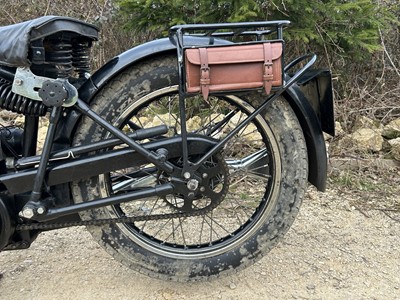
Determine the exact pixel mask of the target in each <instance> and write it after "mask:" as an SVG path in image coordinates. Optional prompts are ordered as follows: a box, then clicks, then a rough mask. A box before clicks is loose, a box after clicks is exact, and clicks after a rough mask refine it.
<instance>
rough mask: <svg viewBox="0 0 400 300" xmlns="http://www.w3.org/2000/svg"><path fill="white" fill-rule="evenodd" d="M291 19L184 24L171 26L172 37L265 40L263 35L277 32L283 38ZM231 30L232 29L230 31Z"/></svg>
mask: <svg viewBox="0 0 400 300" xmlns="http://www.w3.org/2000/svg"><path fill="white" fill-rule="evenodd" d="M289 24H290V21H287V20H280V21H263V22H242V23H220V24H219V23H217V24H184V25H175V26H173V27H171V28H170V37H174V36H176V37H177V38H178V42H181V41H182V42H183V35H191V36H201V37H219V38H221V37H225V38H226V37H249V36H254V37H255V41H261V40H263V36H269V35H272V34H274V33H275V34H276V37H275V38H276V39H279V40H280V39H283V28H284V27H287V26H289ZM229 30H230V31H229Z"/></svg>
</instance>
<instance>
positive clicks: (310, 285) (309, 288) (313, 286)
mask: <svg viewBox="0 0 400 300" xmlns="http://www.w3.org/2000/svg"><path fill="white" fill-rule="evenodd" d="M307 290H315V285H314V284H308V285H307Z"/></svg>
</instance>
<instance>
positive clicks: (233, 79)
mask: <svg viewBox="0 0 400 300" xmlns="http://www.w3.org/2000/svg"><path fill="white" fill-rule="evenodd" d="M282 54H283V43H282V42H281V41H276V42H265V43H259V44H242V45H232V46H230V45H229V46H222V47H208V48H188V49H186V50H185V73H186V91H187V92H188V93H201V94H202V95H203V97H204V99H206V100H207V98H208V95H209V93H213V92H224V91H232V92H234V91H238V90H247V89H258V88H263V89H264V90H265V92H266V94H270V93H271V89H272V87H278V86H281V85H282V83H283V80H282V74H283V72H282Z"/></svg>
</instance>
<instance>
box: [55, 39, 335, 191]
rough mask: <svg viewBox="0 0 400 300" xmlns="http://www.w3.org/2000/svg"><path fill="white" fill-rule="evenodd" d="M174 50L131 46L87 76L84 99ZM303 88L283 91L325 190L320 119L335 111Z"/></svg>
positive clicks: (165, 45) (313, 177)
mask: <svg viewBox="0 0 400 300" xmlns="http://www.w3.org/2000/svg"><path fill="white" fill-rule="evenodd" d="M189 40H190V43H191V44H193V45H202V44H203V45H204V44H206V42H208V41H209V40H208V39H202V38H189ZM215 43H224V44H225V43H228V42H227V41H222V40H215ZM186 44H188V43H186ZM175 52H176V48H175V46H174V45H173V44H172V43H171V42H170V40H169V39H167V38H165V39H160V40H155V41H152V42H149V43H146V44H143V45H140V46H138V47H135V48H132V49H130V50H128V51H126V52H124V53H122V54H121V55H119V56H117V57H115V58H113V59H112V60H110V61H109V62H108V63H106V64H105V65H104V66H103V67H102V68H100V69H99V70H98V71H97V72H95V73H94V74H93V75H92V77H91V78H90V79H89V80H87V81H86V83H85V84H83V85H82V86H81V88H80V89H79V97H80V98H81V99H82V100H84V101H85V102H87V103H90V102H91V100H92V99H93V98H94V97H95V95H96V94H97V93H98V92H99V91H100V90H101V89H102V88H103V87H104V86H105V85H106V84H107V83H108V82H109V81H110V80H112V79H113V78H114V77H115V76H117V75H118V74H120V73H121V72H123V71H124V70H126V69H127V68H128V67H130V66H132V65H134V64H137V63H139V62H140V61H143V60H146V59H151V58H152V57H156V56H163V55H168V54H174V53H175ZM321 74H322V73H321ZM321 74H314V75H312V74H308V75H307V76H308V77H307V78H308V79H307V80H303V82H302V86H307V89H308V90H309V92H308V97H310V99H311V98H312V97H313V98H312V99H318V97H316V96H315V93H314V94H313V89H312V86H314V88H315V85H316V84H315V82H314V81H316V80H317V81H318V80H319V79H318V78H320V77H321ZM329 80H330V78H329ZM304 91H306V89H304ZM304 91H303V90H302V88H301V87H300V86H299V85H296V84H295V85H293V86H291V87H290V88H289V89H288V90H287V91H286V92H285V93H284V94H283V96H284V97H285V98H286V99H287V101H288V102H289V103H290V105H291V107H292V108H293V110H294V111H295V113H296V115H297V117H298V119H299V121H300V124H301V126H302V129H303V132H304V135H305V138H306V142H307V149H308V156H309V181H310V182H311V183H312V184H313V185H315V186H316V187H317V188H318V189H319V190H322V191H323V190H325V187H326V179H327V156H326V148H325V142H324V138H323V134H322V127H321V122H320V120H324V119H325V118H327V117H329V118H331V119H332V120H333V111H330V109H327V111H324V110H323V107H324V104H323V103H322V105H319V106H317V105H312V103H313V104H315V103H316V102H315V101H317V100H315V101H314V102H312V101H311V100H310V99H308V98H307V97H306V94H307V93H306V94H305V93H304ZM314 92H315V91H314ZM318 93H319V92H317V94H318ZM313 95H314V96H313ZM320 98H321V97H320ZM322 98H324V97H322ZM325 98H326V97H325ZM328 102H329V101H328ZM313 107H314V108H313ZM79 118H80V115H79V114H78V113H76V112H74V111H73V112H71V113H70V114H69V115H68V116H66V117H65V120H64V122H63V126H62V128H60V130H59V131H58V134H57V141H58V142H59V143H60V144H64V145H65V144H70V143H71V139H72V137H73V134H74V131H75V127H76V125H77V123H78V121H79ZM328 123H329V122H328ZM323 124H324V123H323ZM324 126H325V125H324ZM331 127H332V126H331ZM327 128H329V126H327ZM327 132H328V133H330V134H333V132H331V130H329V129H328V130H327Z"/></svg>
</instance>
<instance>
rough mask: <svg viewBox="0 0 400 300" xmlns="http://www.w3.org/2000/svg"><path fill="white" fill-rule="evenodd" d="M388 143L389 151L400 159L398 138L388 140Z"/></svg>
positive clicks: (399, 140)
mask: <svg viewBox="0 0 400 300" xmlns="http://www.w3.org/2000/svg"><path fill="white" fill-rule="evenodd" d="M389 144H390V145H391V146H392V149H391V153H392V155H393V157H394V158H395V159H396V160H398V161H400V138H397V139H393V140H390V141H389Z"/></svg>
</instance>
